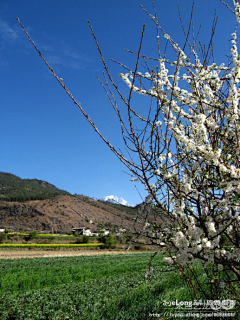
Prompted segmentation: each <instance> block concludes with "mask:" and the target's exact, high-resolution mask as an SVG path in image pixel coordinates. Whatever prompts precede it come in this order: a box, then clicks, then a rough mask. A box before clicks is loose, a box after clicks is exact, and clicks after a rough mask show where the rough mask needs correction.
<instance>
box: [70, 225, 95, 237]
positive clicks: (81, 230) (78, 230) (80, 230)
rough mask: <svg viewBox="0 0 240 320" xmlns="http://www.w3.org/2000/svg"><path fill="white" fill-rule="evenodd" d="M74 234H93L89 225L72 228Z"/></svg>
mask: <svg viewBox="0 0 240 320" xmlns="http://www.w3.org/2000/svg"><path fill="white" fill-rule="evenodd" d="M72 234H78V235H80V236H89V237H90V236H91V235H92V233H91V230H90V228H88V227H79V228H72Z"/></svg>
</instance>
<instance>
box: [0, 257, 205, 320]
mask: <svg viewBox="0 0 240 320" xmlns="http://www.w3.org/2000/svg"><path fill="white" fill-rule="evenodd" d="M150 257H151V254H147V253H144V254H131V255H111V256H110V255H102V256H80V257H54V258H35V259H28V258H24V259H15V260H10V259H6V260H5V259H4V260H0V299H1V304H0V319H1V320H35V319H42V320H47V319H52V320H67V319H68V320H75V319H76V320H81V319H84V320H85V319H89V320H90V319H91V320H96V319H99V320H104V319H109V320H112V319H114V320H115V319H116V320H117V319H131V320H134V319H136V320H140V319H154V318H153V317H150V316H149V314H153V313H158V314H161V317H162V318H163V319H169V318H168V317H167V316H166V315H165V316H164V314H165V312H166V308H165V307H164V306H163V302H164V301H175V300H176V299H178V301H192V300H193V299H194V298H193V297H192V296H191V295H190V294H189V293H188V291H187V286H186V283H185V281H184V279H183V278H182V277H181V276H179V274H178V273H177V272H176V271H172V270H171V269H172V268H170V267H169V266H168V265H167V264H166V263H164V262H162V258H163V256H162V255H160V254H159V255H157V256H156V258H155V259H154V260H153V262H152V265H153V268H154V270H155V272H154V273H153V275H152V277H150V278H149V279H146V278H145V272H146V265H147V264H148V262H149V261H150ZM199 277H201V270H200V269H199ZM167 311H169V310H167ZM173 312H174V309H173ZM184 319H188V318H187V317H185V318H184ZM191 319H192V318H191Z"/></svg>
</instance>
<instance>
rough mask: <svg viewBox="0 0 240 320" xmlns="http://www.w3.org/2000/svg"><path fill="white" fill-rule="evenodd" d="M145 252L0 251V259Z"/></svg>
mask: <svg viewBox="0 0 240 320" xmlns="http://www.w3.org/2000/svg"><path fill="white" fill-rule="evenodd" d="M144 252H146V251H125V250H121V251H120V250H79V251H70V250H69V251H61V250H60V251H46V250H34V251H33V250H28V249H26V250H0V259H20V258H49V257H77V256H94V255H109V254H134V253H144Z"/></svg>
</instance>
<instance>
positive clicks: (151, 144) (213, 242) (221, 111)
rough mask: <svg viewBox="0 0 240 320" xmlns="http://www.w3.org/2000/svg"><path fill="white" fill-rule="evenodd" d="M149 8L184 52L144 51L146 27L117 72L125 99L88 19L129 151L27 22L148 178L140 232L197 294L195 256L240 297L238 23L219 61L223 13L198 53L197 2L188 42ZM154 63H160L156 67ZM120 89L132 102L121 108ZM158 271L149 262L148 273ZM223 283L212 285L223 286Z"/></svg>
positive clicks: (238, 15)
mask: <svg viewBox="0 0 240 320" xmlns="http://www.w3.org/2000/svg"><path fill="white" fill-rule="evenodd" d="M221 2H223V1H222V0H221ZM223 4H225V3H224V2H223ZM233 4H234V10H232V9H231V8H230V7H228V8H229V9H230V10H232V12H233V13H234V15H233V17H234V18H235V19H236V22H237V23H239V22H240V4H239V3H238V2H237V1H236V0H233ZM153 8H154V4H153ZM143 10H144V11H145V12H146V13H147V14H148V16H149V17H150V19H152V20H153V22H154V23H155V25H156V27H157V28H156V29H157V39H158V48H160V40H159V33H160V32H162V33H163V35H164V37H165V38H166V39H167V42H168V43H169V44H170V45H171V47H172V48H173V50H174V52H175V54H176V59H175V60H174V61H169V60H168V59H166V54H165V52H164V55H161V53H160V49H159V56H158V57H157V58H152V57H151V58H150V57H147V56H145V55H143V54H142V52H141V50H142V41H143V38H144V30H145V26H144V27H143V30H142V36H141V40H140V46H139V50H138V51H137V52H135V53H134V52H132V54H135V55H136V65H135V67H134V68H133V69H131V68H129V67H127V66H125V65H123V64H122V63H119V64H120V65H121V66H122V67H123V68H124V70H126V71H125V72H124V73H120V74H119V76H120V78H121V80H122V81H123V82H124V83H125V84H126V85H127V86H128V87H129V93H128V96H127V97H125V96H124V95H123V93H122V92H121V91H120V90H119V88H118V86H117V84H116V83H115V82H114V80H113V78H112V76H111V75H110V73H109V70H108V68H107V65H106V63H105V60H104V58H103V55H102V52H101V49H100V46H99V44H98V42H97V39H96V36H95V34H94V32H93V29H92V27H91V25H90V23H89V26H90V28H91V30H92V34H93V36H94V39H95V42H96V44H97V47H98V50H99V53H100V56H101V60H102V62H103V66H104V69H105V73H104V81H105V83H102V82H101V83H102V85H103V87H104V88H105V91H106V93H107V95H108V97H109V100H110V102H111V104H112V106H113V108H114V110H115V111H116V114H117V116H118V118H119V122H120V124H121V130H122V137H123V140H124V143H125V146H126V150H127V155H123V154H122V153H121V152H119V151H117V149H116V147H114V146H113V145H111V143H110V142H108V141H107V139H105V137H103V136H102V134H101V132H100V131H99V130H98V129H97V128H96V126H95V124H94V123H93V122H92V120H91V119H90V117H89V115H88V114H87V113H86V112H85V110H84V109H83V108H82V107H81V105H80V104H79V103H78V102H77V101H76V100H75V98H74V97H73V96H72V94H71V93H70V92H69V91H68V89H67V88H66V86H65V85H64V84H63V82H62V79H60V78H58V76H57V75H56V74H55V73H54V70H53V69H52V68H51V67H50V66H49V65H48V63H47V61H46V60H45V59H44V57H43V56H42V54H41V52H40V51H39V49H38V48H37V47H36V45H35V44H34V42H33V41H32V40H31V38H30V36H29V35H28V33H27V32H26V30H25V29H24V27H23V25H22V27H23V29H24V31H25V32H26V33H27V35H28V37H29V40H30V41H31V42H32V43H33V45H34V47H35V48H36V50H37V51H38V52H39V54H40V56H41V57H42V58H43V59H44V61H45V63H46V64H47V66H48V68H49V69H50V70H51V72H52V74H53V75H54V76H55V77H56V79H57V80H58V81H59V83H60V84H61V86H62V87H63V88H64V89H65V91H66V92H67V93H68V94H69V95H70V97H71V98H72V99H73V101H74V103H75V104H77V105H78V107H79V108H80V109H81V111H82V113H83V114H84V116H85V117H86V118H87V120H88V121H89V122H90V124H91V125H92V126H93V127H94V129H95V130H96V131H97V133H98V134H99V135H100V137H101V138H102V139H103V140H104V142H105V143H106V144H107V145H108V146H109V148H110V149H111V150H112V151H113V152H114V153H115V154H116V156H117V157H118V158H119V159H120V160H121V161H122V162H123V163H124V164H125V165H126V166H127V168H128V169H129V170H130V171H131V173H132V174H133V176H134V177H133V179H132V180H134V181H135V180H139V181H140V182H142V183H143V184H144V185H145V186H146V189H147V191H148V193H149V196H148V197H147V200H146V201H145V203H144V206H143V207H142V209H141V210H143V211H144V217H143V215H142V214H141V215H140V216H139V218H137V219H136V220H135V221H136V222H137V223H136V225H135V234H136V236H137V237H138V236H144V237H146V239H148V241H149V242H150V243H152V244H155V245H156V246H157V247H158V248H161V250H162V249H164V250H165V252H166V254H167V257H165V258H164V260H165V261H167V262H168V263H169V264H172V265H173V266H175V267H176V268H177V269H179V270H180V271H181V272H182V273H183V274H184V275H185V277H186V279H187V280H188V282H189V283H190V284H191V286H192V288H193V292H194V295H195V297H196V298H198V295H197V289H199V290H202V288H203V284H200V283H199V282H198V280H197V278H196V275H195V274H194V266H195V262H196V263H197V262H200V263H201V264H202V266H203V270H204V271H205V273H206V275H207V276H208V278H210V280H211V282H210V284H209V286H211V288H215V289H216V288H219V287H220V288H224V292H226V293H229V292H230V293H231V294H232V295H233V296H235V298H236V299H238V300H240V298H239V295H238V294H239V287H238V281H239V280H240V248H239V244H240V239H239V235H240V229H239V227H240V216H239V200H240V162H239V160H240V157H239V154H240V104H239V103H240V102H239V99H240V93H239V79H240V56H239V55H238V49H237V34H236V30H235V31H234V32H233V33H232V35H231V43H232V48H231V51H230V57H229V59H228V63H227V64H226V65H225V64H223V63H222V64H221V65H219V64H216V62H215V61H214V54H213V49H212V47H213V41H212V38H213V35H214V31H215V27H216V18H215V19H214V22H213V28H212V37H211V41H210V43H209V46H208V50H207V51H205V52H204V51H203V50H202V51H201V50H200V54H199V53H198V52H197V49H196V39H197V37H195V38H194V37H193V40H192V42H190V40H189V34H190V31H191V28H192V27H193V20H192V13H193V10H192V12H191V19H190V23H189V28H188V30H187V31H186V30H185V29H184V27H183V30H184V32H185V36H186V41H185V44H184V46H183V48H180V46H179V45H178V44H177V43H176V42H175V41H174V40H173V39H172V38H171V36H170V35H168V34H167V33H166V32H165V31H164V30H163V29H162V27H161V26H160V25H159V23H158V19H157V15H156V12H155V8H154V15H150V14H149V13H148V12H147V11H146V10H145V9H143ZM180 18H181V16H180ZM19 23H20V21H19ZM20 24H21V23H20ZM236 29H237V27H236ZM192 33H193V34H194V32H192ZM140 62H143V64H141V63H140ZM152 62H154V63H156V62H157V64H158V66H157V67H152ZM141 69H142V70H141ZM143 70H144V72H143ZM140 71H142V72H140ZM135 93H137V94H139V95H143V96H146V97H148V99H149V101H150V106H149V108H148V109H147V112H146V114H140V113H139V112H138V110H137V109H136V108H134V107H133V103H132V100H133V96H134V94H135ZM115 96H118V97H119V98H120V101H121V103H122V104H123V106H125V107H123V108H120V107H119V105H118V103H117V98H116V97H115ZM124 111H126V115H123V114H124ZM130 154H132V156H130ZM152 210H154V212H155V213H156V219H154V220H150V219H149V212H152ZM158 217H161V223H159V220H158ZM162 219H165V223H162ZM139 222H141V224H139ZM151 270H152V269H151V268H150V267H149V268H148V269H147V271H148V273H151ZM219 290H220V289H218V290H217V291H214V290H213V291H212V292H214V293H213V294H216V292H219ZM207 297H209V296H207Z"/></svg>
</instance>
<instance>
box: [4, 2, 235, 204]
mask: <svg viewBox="0 0 240 320" xmlns="http://www.w3.org/2000/svg"><path fill="white" fill-rule="evenodd" d="M195 2H196V5H195V11H194V20H195V29H196V30H197V28H198V27H199V25H200V23H201V24H202V30H201V40H202V43H206V44H207V43H208V41H209V39H210V33H211V32H210V31H211V25H212V21H213V16H214V10H215V9H217V15H218V17H219V20H218V26H217V31H216V35H215V41H214V42H215V58H216V60H217V61H218V60H219V62H222V60H224V55H225V54H226V53H229V46H230V43H229V41H228V40H229V39H230V35H231V33H232V32H233V30H234V26H235V21H234V19H232V18H233V14H232V13H231V12H230V11H228V10H227V8H226V7H225V6H224V5H223V4H222V3H221V2H220V1H219V0H211V1H209V0H196V1H195ZM225 2H226V3H228V4H229V5H231V7H233V5H232V1H231V0H225ZM191 3H192V1H190V0H178V1H177V0H170V1H167V0H166V1H165V0H156V1H155V5H156V9H157V12H158V18H159V22H160V24H161V25H162V27H163V28H164V29H165V30H166V31H167V32H168V33H169V34H170V35H171V36H172V38H174V39H175V40H176V42H177V43H179V45H182V44H183V41H184V35H183V31H182V29H181V24H180V21H179V16H178V8H177V4H179V6H180V10H181V13H182V18H183V22H184V23H185V25H186V26H187V25H188V21H189V16H190V11H191ZM140 4H142V5H143V6H144V7H145V8H147V9H148V10H149V12H151V13H153V10H152V5H151V1H150V0H143V1H139V0H131V1H130V0H121V1H120V0H111V1H110V0H101V1H100V0H87V1H86V0H78V1H74V0H69V1H65V0H50V1H47V0H34V1H29V0H11V1H9V0H0V68H1V87H0V150H1V154H0V171H3V172H9V173H13V174H15V175H17V176H19V177H21V178H29V179H32V178H37V179H41V180H46V181H48V182H50V183H52V184H54V185H56V186H57V187H58V188H60V189H64V190H67V191H69V192H71V193H73V194H74V193H78V194H84V195H87V196H90V197H94V198H102V197H104V196H107V195H111V194H113V195H116V196H118V197H123V198H124V199H125V200H127V201H128V202H129V203H130V204H137V203H140V202H141V198H140V196H139V194H138V192H137V191H136V188H135V184H134V183H133V182H130V181H129V176H128V175H127V174H126V173H124V171H125V170H126V169H125V167H124V166H123V165H122V164H121V163H120V162H119V160H118V159H117V158H116V156H115V155H114V154H113V153H112V152H111V151H110V150H109V149H108V147H107V146H106V145H105V144H104V142H103V141H101V139H100V138H99V137H98V136H97V135H96V133H95V132H94V130H93V129H92V128H91V126H90V125H89V124H88V123H87V121H86V120H85V119H84V117H83V115H82V114H81V112H80V111H79V109H78V108H77V107H76V106H75V105H74V104H73V103H72V101H71V99H70V98H69V97H68V96H67V95H66V93H65V92H64V90H63V89H62V88H61V87H60V86H59V84H58V83H57V81H56V80H55V79H54V77H52V76H51V73H50V71H49V70H48V69H47V68H46V67H45V65H44V63H43V61H42V60H41V59H40V58H39V56H38V54H37V52H36V51H35V50H34V49H33V47H32V46H31V44H30V42H29V41H28V40H27V38H26V35H25V34H24V33H23V31H22V29H21V27H20V26H19V25H18V22H17V20H16V17H19V18H20V20H21V22H22V23H23V24H24V26H25V28H26V29H27V30H28V32H29V34H30V35H31V37H32V39H33V40H34V41H35V43H36V45H37V46H38V47H39V49H40V51H41V52H42V54H43V55H44V57H45V58H46V59H47V61H48V62H49V64H50V65H51V66H52V67H53V69H54V70H55V73H56V74H57V75H58V76H59V77H61V78H63V82H64V83H65V85H66V86H67V87H68V88H69V90H70V92H72V93H73V95H74V96H75V97H76V99H77V101H80V102H81V105H82V107H83V108H84V109H85V110H86V111H87V112H88V113H89V115H90V117H91V119H92V120H93V121H94V122H95V124H96V126H97V127H98V128H99V129H100V131H101V132H102V133H103V135H104V136H105V137H106V138H107V140H109V141H110V142H111V143H112V144H113V145H115V146H116V148H118V147H119V148H123V143H122V139H121V131H120V126H119V123H118V121H117V118H116V116H115V114H114V111H113V110H112V107H111V105H110V103H109V102H108V99H107V97H106V95H105V93H104V91H103V89H102V87H101V85H100V84H99V82H98V80H97V78H98V77H100V78H101V77H102V71H103V69H102V65H101V62H100V58H99V54H98V51H97V48H96V45H95V43H94V40H93V37H92V35H91V31H90V29H89V27H88V24H87V20H90V22H91V24H92V26H93V28H94V31H95V33H96V35H97V39H98V41H99V43H100V46H101V48H102V51H103V55H104V57H105V60H106V61H107V63H108V66H109V69H110V72H111V74H112V75H113V77H114V79H115V80H116V82H118V83H119V85H120V86H122V87H121V88H123V90H125V87H124V86H123V85H122V84H121V80H120V79H119V78H118V73H120V72H123V70H122V69H121V67H120V66H118V65H116V64H114V63H113V62H112V61H110V59H111V58H114V59H116V60H118V61H121V62H123V63H124V64H127V65H128V66H130V67H132V68H133V67H134V59H133V57H132V55H131V54H129V53H127V52H126V51H124V48H127V49H130V50H133V51H137V50H138V46H139V40H140V35H141V30H142V25H143V23H146V33H145V38H144V42H143V51H142V52H143V53H145V54H147V55H149V56H155V57H156V52H157V51H156V29H155V27H154V24H153V23H152V21H151V20H150V19H149V18H148V17H147V15H146V14H145V13H144V12H143V11H142V9H141V8H140ZM160 41H162V42H161V43H162V44H164V42H163V41H164V40H163V37H160ZM126 92H127V91H126ZM137 103H138V104H140V105H141V108H147V106H148V104H146V101H144V99H141V100H140V99H139V100H137ZM145 104H146V105H145ZM137 188H138V189H139V191H140V193H141V194H142V196H143V197H144V196H146V193H145V191H144V187H143V186H141V185H137Z"/></svg>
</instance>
